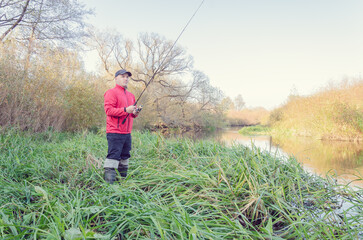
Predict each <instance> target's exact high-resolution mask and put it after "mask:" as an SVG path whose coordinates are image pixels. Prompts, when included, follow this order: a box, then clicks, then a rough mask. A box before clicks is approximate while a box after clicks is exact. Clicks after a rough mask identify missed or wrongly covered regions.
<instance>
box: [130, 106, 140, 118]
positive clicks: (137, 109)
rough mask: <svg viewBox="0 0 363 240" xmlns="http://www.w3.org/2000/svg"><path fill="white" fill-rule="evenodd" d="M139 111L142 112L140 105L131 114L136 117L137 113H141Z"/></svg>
mask: <svg viewBox="0 0 363 240" xmlns="http://www.w3.org/2000/svg"><path fill="white" fill-rule="evenodd" d="M141 110H142V106H141V105H140V106H139V107H137V108H136V109H135V110H134V111H133V112H132V113H133V114H134V115H136V116H137V115H139V113H140V112H141Z"/></svg>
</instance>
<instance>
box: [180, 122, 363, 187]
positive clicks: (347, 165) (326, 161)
mask: <svg viewBox="0 0 363 240" xmlns="http://www.w3.org/2000/svg"><path fill="white" fill-rule="evenodd" d="M239 129H240V127H238V128H227V129H223V130H220V131H216V132H213V133H210V134H205V133H204V134H198V135H195V134H191V133H187V134H186V135H184V136H187V137H191V138H193V139H214V140H217V141H219V142H224V143H225V144H226V145H231V144H242V145H244V146H248V147H252V146H255V147H258V148H261V149H263V150H265V151H268V152H270V153H272V154H274V155H278V156H280V157H283V158H288V157H289V156H294V157H295V158H296V159H297V161H299V162H300V163H301V164H302V166H303V167H304V169H306V170H307V171H309V172H312V173H315V174H317V175H320V176H322V177H326V174H327V173H329V175H334V177H335V178H336V179H337V180H338V182H339V183H341V184H344V183H349V182H351V185H352V186H359V187H363V179H362V178H363V144H362V143H361V142H360V143H354V142H344V141H322V140H317V139H312V138H307V137H295V138H289V139H287V140H284V141H283V142H277V141H275V140H274V139H273V138H272V137H271V136H243V135H241V134H239V133H238V130H239ZM359 178H360V180H357V179H359Z"/></svg>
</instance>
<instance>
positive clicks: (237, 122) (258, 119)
mask: <svg viewBox="0 0 363 240" xmlns="http://www.w3.org/2000/svg"><path fill="white" fill-rule="evenodd" d="M268 116H269V111H267V110H266V109H264V108H262V107H260V108H253V109H248V108H245V109H242V110H241V111H237V110H229V111H228V112H227V120H228V122H229V124H230V125H231V126H251V125H259V124H265V123H266V121H267V120H268Z"/></svg>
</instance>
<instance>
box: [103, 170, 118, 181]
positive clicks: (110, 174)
mask: <svg viewBox="0 0 363 240" xmlns="http://www.w3.org/2000/svg"><path fill="white" fill-rule="evenodd" d="M115 180H116V170H115V169H112V168H105V181H106V182H107V183H109V184H113V183H114V181H115Z"/></svg>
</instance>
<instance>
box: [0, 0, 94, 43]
mask: <svg viewBox="0 0 363 240" xmlns="http://www.w3.org/2000/svg"><path fill="white" fill-rule="evenodd" d="M91 13H92V11H90V10H88V9H86V8H85V7H84V5H82V4H81V3H79V1H78V0H68V1H59V0H26V1H24V0H22V1H21V0H1V1H0V32H2V34H1V38H0V41H4V39H5V37H6V36H7V35H8V34H10V33H11V32H12V31H14V29H15V28H20V29H21V31H19V32H20V34H19V36H17V37H18V40H29V39H30V38H33V39H37V40H48V41H53V42H57V43H58V44H59V43H62V44H63V43H65V42H66V43H72V44H74V40H75V39H77V40H78V39H79V37H82V36H84V35H85V23H84V17H85V16H87V15H89V14H91Z"/></svg>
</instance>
